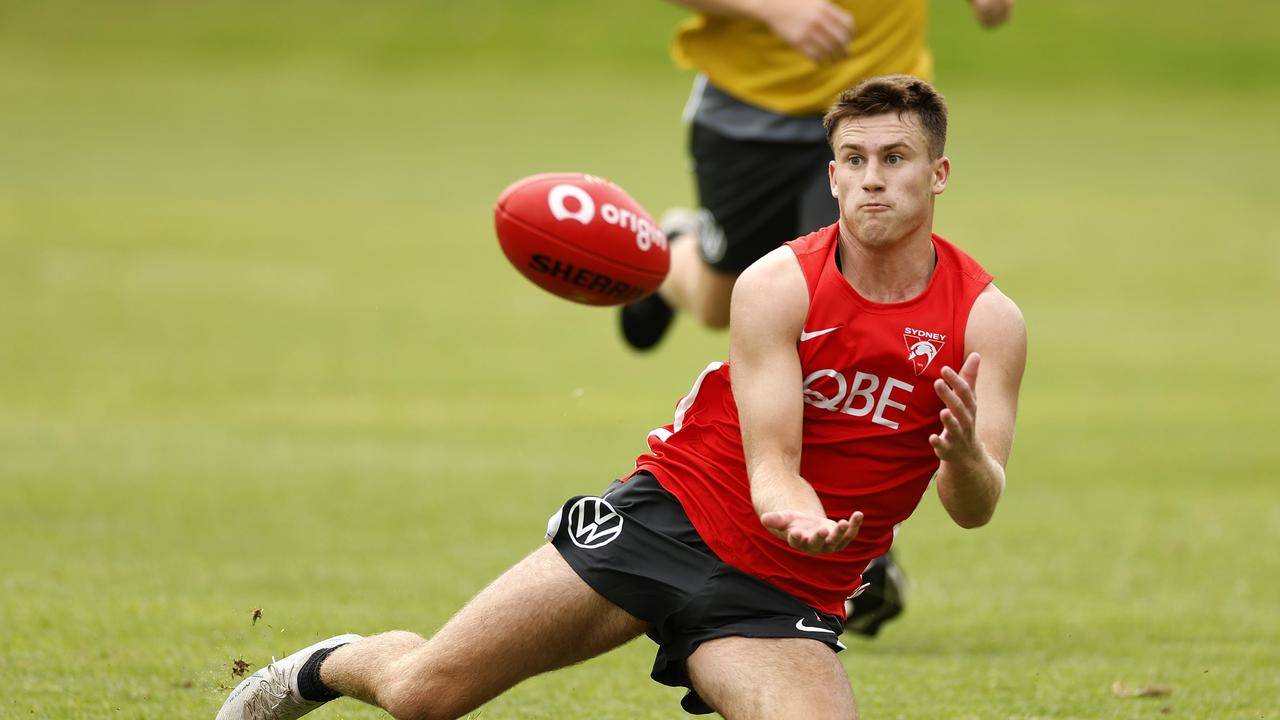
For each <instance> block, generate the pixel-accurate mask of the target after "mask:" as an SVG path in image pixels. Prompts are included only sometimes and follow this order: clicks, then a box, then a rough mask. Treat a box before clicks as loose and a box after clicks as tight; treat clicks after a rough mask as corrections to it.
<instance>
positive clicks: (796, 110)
mask: <svg viewBox="0 0 1280 720" xmlns="http://www.w3.org/2000/svg"><path fill="white" fill-rule="evenodd" d="M673 1H674V2H676V3H677V4H680V5H684V6H687V7H689V8H692V9H693V10H696V11H698V14H697V15H695V16H694V17H692V18H689V19H688V20H687V21H685V22H684V23H682V24H681V26H680V29H679V31H678V32H677V34H676V37H675V42H674V44H673V48H672V54H673V56H674V58H675V60H676V62H677V63H678V64H679V65H680V66H682V67H685V68H692V69H694V70H696V71H697V77H696V79H695V80H694V86H693V92H692V94H691V96H690V98H689V103H688V106H687V107H686V108H685V120H686V122H687V123H688V126H689V136H688V142H689V152H690V154H691V156H692V160H693V170H694V178H695V180H696V183H697V191H698V203H699V205H700V208H699V209H698V210H697V211H696V212H691V211H688V210H676V211H671V212H668V213H667V214H666V216H665V217H664V218H663V226H664V229H665V230H667V231H668V233H669V234H670V235H671V236H672V240H673V243H672V254H673V257H672V262H671V271H670V273H669V274H668V276H667V281H666V282H665V283H664V284H663V286H662V288H661V289H660V290H659V292H657V293H654V294H653V295H650V296H649V297H647V298H645V299H643V300H640V301H639V302H636V303H633V304H631V305H628V306H626V307H624V308H623V309H622V311H621V325H622V334H623V337H624V338H625V339H626V341H627V343H628V344H629V345H630V346H631V347H633V348H635V349H637V350H648V349H650V348H652V347H654V346H655V345H657V344H658V342H660V341H661V339H662V337H663V336H664V335H665V334H666V332H667V329H668V328H669V326H670V324H671V322H672V321H673V319H674V317H675V313H676V312H678V311H679V312H687V313H689V314H690V315H691V316H693V317H694V318H695V319H697V320H698V321H699V322H700V323H702V324H703V325H705V326H707V327H712V328H721V327H725V326H726V325H727V324H728V321H729V297H730V293H731V291H732V289H733V284H734V281H735V280H737V277H738V274H739V273H741V272H742V271H743V270H745V269H746V268H747V266H749V265H750V264H751V263H753V262H755V261H756V260H759V259H760V258H761V257H763V256H764V255H765V254H766V253H768V252H769V251H771V250H774V249H775V248H777V247H779V246H780V245H782V243H784V242H786V241H788V240H791V239H793V238H795V237H797V236H799V235H804V234H806V233H809V232H811V231H813V230H815V229H817V228H819V227H822V226H824V225H828V224H830V223H831V222H832V221H833V220H835V219H836V217H837V213H838V209H837V207H836V203H835V201H834V200H833V198H832V197H831V193H830V190H829V188H828V185H827V163H828V161H829V160H830V157H831V156H830V151H829V149H828V148H827V136H826V132H825V130H824V128H823V124H822V113H823V112H825V111H826V109H827V107H828V106H829V105H831V102H832V100H834V99H835V97H836V96H837V95H838V94H839V93H840V91H841V90H844V89H845V88H848V87H851V86H853V85H855V84H857V82H858V81H860V80H862V79H864V78H868V77H873V76H877V75H894V74H906V75H915V76H916V77H920V78H924V79H928V78H929V77H930V76H931V75H932V74H933V56H932V53H931V52H930V50H929V47H928V43H927V41H926V32H925V31H926V24H927V20H928V9H929V8H928V3H927V2H926V0H898V1H896V2H883V0H673ZM970 4H971V6H972V9H973V13H974V17H975V18H976V20H977V21H978V22H979V23H980V24H981V25H983V26H984V27H987V28H994V27H997V26H999V25H1001V24H1003V23H1004V22H1005V21H1006V20H1007V19H1008V17H1009V14H1010V12H1011V10H1012V6H1013V0H970ZM865 575H866V580H867V582H868V584H869V587H868V589H867V591H866V592H865V593H863V594H862V595H860V596H859V597H858V599H857V601H856V602H851V603H850V608H849V622H848V623H846V625H845V629H846V631H849V632H856V633H860V634H863V635H867V636H875V635H876V634H877V633H878V632H879V630H880V627H881V624H882V623H884V622H886V621H888V620H890V619H892V618H893V617H895V616H897V615H898V614H899V613H900V612H902V609H903V606H904V602H905V597H904V591H905V587H904V583H905V580H904V578H903V576H902V571H901V569H900V568H899V566H898V565H897V564H896V563H894V561H893V558H892V555H885V556H883V557H881V558H877V559H876V560H873V561H872V564H871V565H870V566H869V567H868V568H867V572H866V573H865Z"/></svg>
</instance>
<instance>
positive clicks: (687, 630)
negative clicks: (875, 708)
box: [547, 473, 844, 715]
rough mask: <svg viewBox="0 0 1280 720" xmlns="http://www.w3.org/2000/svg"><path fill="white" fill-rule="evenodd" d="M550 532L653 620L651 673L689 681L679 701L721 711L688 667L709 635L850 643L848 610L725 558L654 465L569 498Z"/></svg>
mask: <svg viewBox="0 0 1280 720" xmlns="http://www.w3.org/2000/svg"><path fill="white" fill-rule="evenodd" d="M547 538H548V539H549V540H550V541H551V543H552V545H554V546H555V548H556V550H558V551H560V554H561V555H562V556H564V559H565V560H566V561H568V563H569V566H570V567H572V568H573V570H574V572H576V573H577V574H578V575H579V576H580V577H581V578H582V579H583V581H585V582H586V583H587V584H588V585H590V586H591V588H592V589H594V590H595V591H596V592H598V593H600V594H601V595H602V596H604V597H605V598H606V599H607V600H609V601H610V602H612V603H614V604H615V605H617V606H619V607H621V608H622V609H624V610H626V611H627V612H629V613H631V614H632V615H634V616H636V617H638V618H640V619H641V620H644V621H645V622H648V623H650V630H649V637H650V638H652V639H653V641H654V642H656V643H658V654H657V657H656V658H655V659H654V662H653V672H652V677H653V679H654V680H657V681H658V682H660V683H662V684H664V685H670V686H672V687H685V688H689V692H688V693H686V694H685V697H684V699H683V700H681V701H680V704H681V706H682V707H684V709H685V710H686V711H688V712H690V713H693V714H699V715H700V714H706V713H710V712H713V710H712V709H711V708H710V707H708V706H707V704H706V702H704V701H703V700H702V698H700V697H698V695H697V693H695V692H694V691H693V686H692V683H691V682H690V680H689V674H688V671H687V670H686V669H685V660H686V659H687V658H688V657H689V655H691V654H692V653H693V651H694V650H695V649H697V647H698V645H699V644H700V643H702V642H704V641H706V640H711V639H714V638H720V637H728V636H734V635H737V636H743V637H758V638H806V639H810V640H817V641H819V642H822V643H824V644H826V645H827V646H829V647H830V648H831V649H832V650H833V651H836V652H839V651H840V650H843V649H844V644H843V643H841V642H840V633H841V632H843V630H844V627H843V624H842V622H841V619H840V618H838V617H836V616H835V615H828V614H826V613H821V612H818V611H817V610H814V609H813V608H811V607H809V606H808V605H806V604H805V603H803V602H801V601H800V600H798V599H796V598H795V597H794V596H792V595H790V594H788V593H786V592H784V591H782V590H779V589H778V588H775V587H773V586H772V585H769V584H768V583H765V582H764V581H762V580H757V579H756V578H753V577H751V576H750V575H747V574H746V573H743V572H741V571H739V570H737V569H735V568H733V567H731V566H729V565H726V564H725V563H723V562H721V560H720V559H719V558H718V557H716V555H715V553H713V552H711V550H710V548H708V547H707V545H706V543H704V542H703V541H702V538H700V537H699V536H698V533H697V532H695V531H694V529H693V525H691V524H690V523H689V518H688V516H687V515H685V513H684V509H683V508H681V507H680V503H679V501H677V500H676V498H675V496H673V495H671V494H670V493H668V492H667V491H666V490H664V489H663V488H662V486H661V485H659V484H658V481H657V480H656V479H654V477H653V476H652V475H649V474H648V473H637V474H636V475H634V476H632V477H631V478H630V479H629V480H626V481H625V482H624V481H617V482H614V483H613V484H612V485H610V486H609V488H608V489H607V490H606V491H605V493H604V495H603V496H601V497H599V498H595V497H581V496H580V497H575V498H573V499H571V500H569V502H567V503H565V504H564V507H562V508H561V509H560V511H559V512H558V513H557V514H555V515H552V516H551V521H550V522H549V523H548V525H547Z"/></svg>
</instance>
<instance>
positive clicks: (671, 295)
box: [658, 234, 738, 328]
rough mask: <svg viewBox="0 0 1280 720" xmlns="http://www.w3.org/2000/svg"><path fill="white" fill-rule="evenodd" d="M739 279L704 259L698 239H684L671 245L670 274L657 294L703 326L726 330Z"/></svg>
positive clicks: (690, 236)
mask: <svg viewBox="0 0 1280 720" xmlns="http://www.w3.org/2000/svg"><path fill="white" fill-rule="evenodd" d="M737 279H738V276H737V275H734V274H731V273H723V272H720V271H719V270H716V269H715V268H713V267H711V266H710V265H708V264H707V262H706V261H705V260H703V259H702V255H701V254H699V252H698V238H697V236H696V235H693V234H688V235H681V236H680V237H678V238H676V239H675V240H674V241H673V242H672V244H671V270H670V271H669V272H668V273H667V279H666V280H664V281H663V283H662V287H660V288H658V292H659V293H660V294H661V295H662V299H663V300H666V301H667V304H669V305H671V306H672V307H675V308H678V309H680V310H683V311H685V312H688V313H690V314H692V315H693V316H694V317H696V318H698V321H699V322H701V323H702V324H703V325H705V326H707V327H710V328H723V327H728V325H729V296H730V295H731V294H732V293H733V284H734V282H735V281H737Z"/></svg>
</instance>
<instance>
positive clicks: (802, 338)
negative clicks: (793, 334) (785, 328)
mask: <svg viewBox="0 0 1280 720" xmlns="http://www.w3.org/2000/svg"><path fill="white" fill-rule="evenodd" d="M839 329H840V326H839V325H837V326H835V327H829V328H827V329H825V330H814V331H813V332H805V331H803V330H801V331H800V342H804V341H805V340H812V339H814V338H816V337H818V336H819V335H826V334H827V333H829V332H835V331H837V330H839Z"/></svg>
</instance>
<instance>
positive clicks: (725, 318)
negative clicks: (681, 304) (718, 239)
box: [689, 268, 736, 329]
mask: <svg viewBox="0 0 1280 720" xmlns="http://www.w3.org/2000/svg"><path fill="white" fill-rule="evenodd" d="M735 279H736V277H734V276H725V275H722V274H720V273H719V271H717V270H713V269H710V268H708V269H707V270H706V271H705V272H704V274H703V280H702V282H701V283H700V284H699V287H698V289H697V292H695V293H694V296H693V297H691V298H690V303H689V305H690V307H689V312H690V313H692V314H693V316H694V317H696V318H698V322H700V323H702V324H703V325H704V326H705V327H709V328H715V329H723V328H726V327H729V301H730V299H731V298H732V296H733V281H734V280H735Z"/></svg>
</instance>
